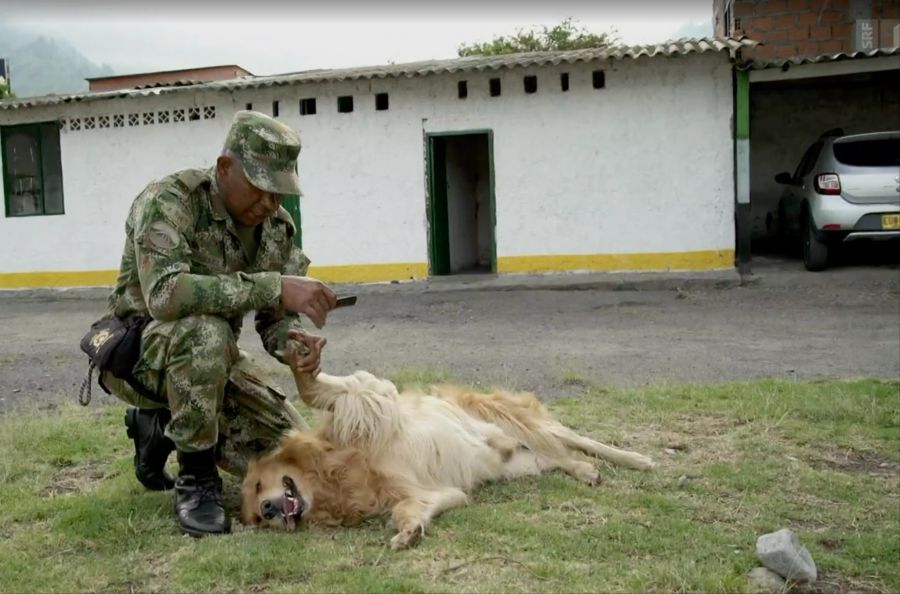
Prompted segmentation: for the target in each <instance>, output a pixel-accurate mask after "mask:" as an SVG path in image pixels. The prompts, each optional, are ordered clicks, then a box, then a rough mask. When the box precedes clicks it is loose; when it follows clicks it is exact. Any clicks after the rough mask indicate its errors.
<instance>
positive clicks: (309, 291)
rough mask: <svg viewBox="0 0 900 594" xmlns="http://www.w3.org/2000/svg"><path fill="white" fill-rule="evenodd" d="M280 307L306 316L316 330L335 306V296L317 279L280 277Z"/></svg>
mask: <svg viewBox="0 0 900 594" xmlns="http://www.w3.org/2000/svg"><path fill="white" fill-rule="evenodd" d="M281 305H282V306H283V307H284V308H285V309H286V310H288V311H293V312H297V313H303V314H306V316H307V317H308V318H309V319H310V320H312V323H313V324H315V325H316V328H321V327H322V326H324V325H325V318H326V317H327V316H328V312H329V311H331V310H332V309H334V306H335V305H337V295H335V294H334V291H332V290H331V288H330V287H329V286H328V285H326V284H325V283H323V282H322V281H320V280H318V279H315V278H310V277H308V276H282V277H281Z"/></svg>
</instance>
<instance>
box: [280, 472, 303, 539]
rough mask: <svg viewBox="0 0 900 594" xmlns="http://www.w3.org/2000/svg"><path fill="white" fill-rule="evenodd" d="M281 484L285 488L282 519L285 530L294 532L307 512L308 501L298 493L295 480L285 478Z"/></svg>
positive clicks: (282, 499) (282, 500)
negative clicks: (298, 522)
mask: <svg viewBox="0 0 900 594" xmlns="http://www.w3.org/2000/svg"><path fill="white" fill-rule="evenodd" d="M281 484H282V485H283V486H284V496H282V498H281V519H282V521H284V527H285V528H287V529H288V530H293V529H294V528H296V527H297V521H298V520H299V519H300V516H302V515H303V512H305V511H306V501H304V499H303V496H302V495H300V494H299V493H298V492H297V485H296V484H295V483H294V479H292V478H291V477H289V476H285V477H284V478H282V479H281Z"/></svg>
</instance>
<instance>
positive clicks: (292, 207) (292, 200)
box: [281, 194, 303, 250]
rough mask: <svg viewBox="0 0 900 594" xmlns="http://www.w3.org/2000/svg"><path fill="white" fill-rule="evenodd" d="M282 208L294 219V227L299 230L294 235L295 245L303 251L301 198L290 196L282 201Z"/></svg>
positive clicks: (294, 195)
mask: <svg viewBox="0 0 900 594" xmlns="http://www.w3.org/2000/svg"><path fill="white" fill-rule="evenodd" d="M281 206H282V207H283V208H284V209H285V210H286V211H288V214H290V215H291V218H292V219H294V226H295V227H296V228H297V233H295V234H294V245H296V246H297V247H298V248H300V249H301V250H302V249H303V227H302V225H301V218H300V196H297V195H296V194H288V195H287V196H285V197H284V198H282V200H281Z"/></svg>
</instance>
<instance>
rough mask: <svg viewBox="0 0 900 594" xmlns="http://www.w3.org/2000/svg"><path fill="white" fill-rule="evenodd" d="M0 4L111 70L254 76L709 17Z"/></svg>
mask: <svg viewBox="0 0 900 594" xmlns="http://www.w3.org/2000/svg"><path fill="white" fill-rule="evenodd" d="M3 4H4V8H3V9H2V11H0V14H2V17H3V20H4V21H6V22H7V23H8V24H12V25H22V26H24V27H28V28H29V29H35V30H40V31H42V32H45V33H47V34H49V35H52V36H54V37H58V38H61V39H65V40H66V41H68V42H69V43H71V44H72V45H73V46H75V47H76V48H77V49H78V50H79V51H81V53H83V54H84V55H85V56H86V57H87V58H88V59H90V60H92V61H94V62H97V63H105V64H109V65H110V66H112V67H113V69H114V70H115V71H116V72H119V73H126V72H136V71H152V70H169V69H177V68H189V67H195V66H200V65H215V64H238V65H240V66H243V67H244V68H246V69H248V70H249V71H250V72H253V73H254V74H279V73H285V72H295V71H299V70H309V69H314V68H341V67H351V66H363V65H374V64H386V63H390V62H413V61H417V60H427V59H433V58H452V57H455V56H456V49H457V47H458V46H459V45H460V44H461V43H463V42H478V41H488V40H490V39H491V38H493V37H494V36H495V35H497V34H512V33H514V32H515V31H516V30H517V29H520V28H525V29H530V28H531V27H532V26H535V25H545V24H546V25H553V24H557V23H559V22H560V21H562V20H563V19H564V18H567V17H572V18H573V19H575V21H576V22H577V24H578V25H579V26H582V27H584V28H587V29H589V30H591V31H593V32H596V33H601V32H606V31H610V30H611V29H615V30H616V31H617V32H618V36H619V38H620V39H621V41H622V42H623V43H627V44H643V43H656V42H659V41H663V40H665V39H670V38H672V37H673V35H674V34H675V33H676V32H677V31H678V30H679V28H680V27H683V26H685V25H689V24H691V23H707V24H708V23H709V22H710V21H711V18H712V0H669V1H665V0H631V1H630V2H628V1H625V0H614V1H607V2H604V1H602V0H594V1H592V2H591V1H587V0H581V1H577V2H576V1H572V0H543V1H542V2H534V1H532V0H525V1H519V2H496V1H495V2H489V1H488V0H482V1H480V2H478V1H475V0H456V1H455V2H432V3H429V2H426V1H425V0H420V1H419V2H412V1H402V2H401V1H397V0H394V1H393V2H376V1H374V0H373V1H371V2H362V1H361V0H356V1H355V2H349V3H348V2H340V1H339V0H334V1H331V2H325V1H322V0H312V1H306V2H303V1H300V0H298V1H295V2H285V1H282V2H274V1H271V0H257V1H255V2H254V1H247V0H245V1H244V2H243V3H240V4H238V3H234V2H231V1H230V0H219V2H217V3H215V4H214V5H210V4H208V3H207V4H203V5H201V4H199V3H192V2H189V1H186V2H173V1H172V0H162V1H156V2H154V1H152V0H148V1H145V2H134V3H130V2H127V1H125V0H119V1H117V2H110V1H96V0H95V1H92V0H82V1H80V2H70V1H65V0H58V1H52V0H49V1H48V0H4V3H3ZM709 28H710V31H711V26H710V27H709Z"/></svg>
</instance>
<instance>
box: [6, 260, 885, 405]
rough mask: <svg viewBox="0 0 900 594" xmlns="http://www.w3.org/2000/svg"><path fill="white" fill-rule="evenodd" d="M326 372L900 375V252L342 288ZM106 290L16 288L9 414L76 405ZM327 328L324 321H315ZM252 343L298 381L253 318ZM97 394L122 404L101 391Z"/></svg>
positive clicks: (246, 343)
mask: <svg viewBox="0 0 900 594" xmlns="http://www.w3.org/2000/svg"><path fill="white" fill-rule="evenodd" d="M338 289H339V292H341V293H344V292H354V293H356V294H358V295H359V303H358V304H357V305H356V306H354V307H350V308H345V309H341V310H337V311H335V312H333V313H332V314H331V315H330V316H329V320H328V324H327V326H326V327H325V328H324V329H323V331H322V333H323V334H325V335H326V336H327V337H328V340H329V344H328V347H327V349H326V352H325V355H324V364H323V368H324V369H325V370H326V371H328V372H331V373H349V372H351V371H353V370H354V369H357V368H364V369H367V370H370V371H372V372H374V373H376V374H382V375H390V374H394V373H397V372H398V371H400V372H402V371H410V372H415V371H422V370H428V371H434V372H445V373H447V374H448V375H449V376H450V377H452V378H455V379H457V380H459V381H462V382H467V383H470V384H475V385H502V386H505V387H509V388H520V389H528V390H533V391H535V392H537V393H538V394H539V395H541V396H542V397H544V398H553V397H557V396H561V395H572V394H577V393H580V391H581V390H583V386H584V385H585V382H588V381H589V382H592V383H595V384H601V385H610V386H637V385H645V384H658V383H666V382H723V381H730V380H742V379H750V378H759V377H780V378H797V379H810V378H821V377H861V376H879V377H887V378H894V379H897V378H898V377H900V261H898V258H896V257H891V258H884V257H880V258H877V259H875V260H868V259H865V258H863V259H862V260H861V261H850V262H843V263H839V265H838V266H836V267H834V268H830V269H829V270H827V271H825V272H821V273H809V272H806V271H805V270H804V269H803V267H802V264H800V263H799V262H798V261H797V260H794V259H781V258H773V257H762V258H756V259H754V261H753V275H752V276H750V277H747V278H745V279H743V282H741V279H740V278H739V277H738V276H737V274H736V273H735V272H733V271H729V272H717V273H670V274H565V275H548V276H508V277H500V278H495V277H490V276H469V277H463V278H458V277H455V278H445V279H439V280H432V281H427V282H415V283H404V284H379V285H365V286H345V287H338ZM106 293H107V290H106V289H103V290H101V289H86V290H68V291H51V290H43V291H5V292H0V336H2V340H0V411H8V410H10V409H14V408H17V407H18V406H19V405H24V406H28V407H32V406H34V405H35V404H37V405H39V406H50V407H53V406H54V405H55V404H56V403H60V402H62V401H64V400H66V399H68V400H73V401H74V399H75V396H76V392H77V389H78V386H79V385H80V383H81V380H82V378H83V377H84V374H85V372H86V369H87V366H86V358H85V356H84V355H83V354H82V353H81V351H80V350H79V348H78V342H79V339H80V338H81V336H82V334H83V333H84V332H85V331H86V329H87V328H88V327H89V326H90V324H91V322H92V321H94V320H95V319H96V318H98V317H100V316H101V315H102V314H103V311H104V307H105V295H106ZM309 326H310V327H311V324H310V325H309ZM240 343H241V346H242V347H243V348H244V349H246V350H248V351H250V352H251V353H253V354H254V355H255V356H256V357H257V359H258V360H260V361H261V362H263V364H264V365H265V366H266V367H267V368H268V369H270V370H271V371H272V374H273V376H274V377H276V378H277V380H278V381H279V382H280V383H281V384H282V385H283V386H284V387H286V388H291V385H292V384H291V380H290V378H289V376H288V375H287V374H285V373H284V372H283V370H282V369H283V368H282V369H279V367H280V366H279V365H278V364H277V363H276V362H275V361H274V360H272V359H270V358H268V356H267V355H266V354H265V353H264V352H263V351H262V349H261V346H260V344H259V340H258V338H257V337H256V335H255V333H254V332H253V330H252V318H251V317H248V319H247V322H246V323H245V330H244V334H243V335H242V337H241V339H240ZM94 398H95V402H101V403H103V402H111V401H112V399H111V398H110V397H109V396H106V395H105V394H103V393H102V392H101V391H100V390H99V388H96V387H95V389H94Z"/></svg>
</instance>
